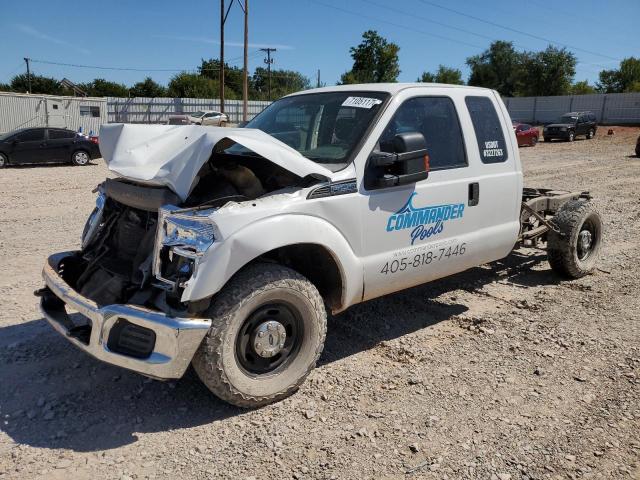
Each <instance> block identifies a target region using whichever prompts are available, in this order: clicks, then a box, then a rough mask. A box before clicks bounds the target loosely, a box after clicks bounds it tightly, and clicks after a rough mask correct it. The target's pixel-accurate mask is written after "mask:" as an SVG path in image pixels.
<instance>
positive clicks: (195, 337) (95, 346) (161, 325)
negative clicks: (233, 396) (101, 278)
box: [39, 252, 211, 379]
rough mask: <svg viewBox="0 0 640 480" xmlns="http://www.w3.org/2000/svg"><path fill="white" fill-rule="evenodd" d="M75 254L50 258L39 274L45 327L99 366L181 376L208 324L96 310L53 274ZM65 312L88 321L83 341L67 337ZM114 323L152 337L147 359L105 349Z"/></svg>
mask: <svg viewBox="0 0 640 480" xmlns="http://www.w3.org/2000/svg"><path fill="white" fill-rule="evenodd" d="M76 254H77V252H63V253H57V254H55V255H51V256H50V257H49V258H48V260H47V263H46V264H45V266H44V269H43V271H42V276H43V278H44V281H45V284H46V286H47V288H46V289H44V290H42V291H41V292H39V295H41V297H42V298H41V300H40V310H41V311H42V314H43V315H44V317H45V318H46V319H47V321H48V322H49V323H50V324H51V326H52V327H53V328H55V329H56V330H57V331H58V332H59V333H60V334H61V335H62V336H64V337H65V338H66V339H67V340H69V341H70V342H71V343H73V344H74V345H75V346H76V347H78V348H80V349H81V350H84V351H85V352H87V353H88V354H90V355H92V356H94V357H95V358H97V359H98V360H102V361H103V362H106V363H110V364H112V365H117V366H119V367H123V368H126V369H129V370H133V371H135V372H138V373H142V374H143V375H147V376H150V377H154V378H159V379H171V378H180V377H182V375H183V374H184V372H185V371H186V369H187V367H188V366H189V363H190V362H191V359H192V358H193V355H194V353H195V352H196V350H197V348H198V346H199V345H200V343H201V342H202V339H203V338H204V336H205V335H206V333H207V331H208V330H209V327H210V326H211V320H209V319H201V318H178V317H170V316H168V315H165V314H164V313H161V312H157V311H154V310H149V309H146V308H143V307H140V306H137V305H108V306H104V307H99V306H98V305H97V304H96V303H95V302H94V301H92V300H90V299H89V298H86V297H83V296H82V295H80V294H79V293H78V292H76V291H75V290H74V289H73V288H71V286H69V285H68V284H67V282H66V281H65V280H64V279H63V278H62V276H61V275H60V274H59V273H58V272H59V266H60V262H61V261H62V260H63V259H65V258H66V257H69V256H73V255H76ZM66 307H69V308H70V309H72V310H75V311H77V312H78V313H80V314H81V315H84V316H85V317H86V318H87V319H89V321H90V323H91V332H90V335H89V336H88V337H87V339H86V340H87V341H86V342H85V341H83V339H82V338H80V337H79V336H77V335H74V334H73V332H72V330H73V328H72V327H73V325H74V324H73V322H72V320H71V319H70V317H69V316H68V314H67V311H66ZM119 320H124V321H126V322H129V323H132V324H135V325H138V326H140V327H144V328H147V329H149V330H152V331H153V332H154V333H155V344H154V345H153V351H152V352H151V353H150V355H149V356H148V357H147V358H135V357H133V356H129V355H124V354H121V353H117V352H114V351H111V350H110V349H109V347H108V346H107V344H108V339H109V334H110V332H111V329H112V328H113V326H114V325H115V323H116V322H117V321H119ZM70 327H71V328H70Z"/></svg>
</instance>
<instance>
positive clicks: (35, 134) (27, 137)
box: [19, 128, 44, 142]
mask: <svg viewBox="0 0 640 480" xmlns="http://www.w3.org/2000/svg"><path fill="white" fill-rule="evenodd" d="M19 140H20V141H21V142H39V141H42V140H44V128H37V129H35V130H27V131H26V132H22V133H21V134H20V136H19Z"/></svg>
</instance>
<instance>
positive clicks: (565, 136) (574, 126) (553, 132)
mask: <svg viewBox="0 0 640 480" xmlns="http://www.w3.org/2000/svg"><path fill="white" fill-rule="evenodd" d="M597 129H598V125H597V124H596V116H595V114H594V113H593V112H569V113H565V114H564V115H562V116H561V117H560V118H559V119H558V121H557V122H556V123H552V124H549V125H547V126H545V127H544V130H543V132H542V135H543V138H544V141H545V142H548V141H551V140H554V139H556V138H559V139H561V140H565V141H567V142H573V140H574V139H575V138H576V137H577V136H578V135H584V136H585V138H586V139H587V140H591V139H592V138H593V137H594V136H595V134H596V130H597Z"/></svg>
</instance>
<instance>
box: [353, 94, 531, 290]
mask: <svg viewBox="0 0 640 480" xmlns="http://www.w3.org/2000/svg"><path fill="white" fill-rule="evenodd" d="M465 92H467V93H468V92H469V90H467V89H457V88H446V87H443V88H437V87H430V88H410V89H407V90H405V91H403V92H400V93H399V94H397V95H396V98H394V102H392V106H393V107H395V108H390V109H389V110H390V111H387V112H385V115H384V116H383V117H382V119H381V123H382V122H384V126H383V127H382V128H380V129H376V130H375V131H374V132H373V135H378V137H377V138H378V143H377V144H376V146H375V147H374V148H380V149H384V144H385V143H386V142H388V141H389V139H391V138H393V136H394V135H395V134H397V133H401V132H409V131H417V132H420V133H422V134H423V135H424V138H425V140H426V144H427V150H428V154H429V163H430V174H429V177H428V178H427V179H425V180H421V181H418V182H416V183H414V184H409V185H404V186H395V187H387V188H368V187H367V185H370V184H371V182H370V181H368V180H367V178H366V176H367V175H369V174H370V169H368V167H367V166H366V165H365V167H364V170H363V175H364V177H365V178H364V181H363V182H362V184H361V185H360V191H361V193H362V197H361V198H362V218H363V237H362V252H363V259H362V260H363V266H364V299H365V300H366V299H370V298H374V297H377V296H380V295H384V294H386V293H391V292H394V291H397V290H401V289H404V288H408V287H411V286H414V285H418V284H421V283H425V282H427V281H430V280H434V279H437V278H441V277H444V276H447V275H451V274H453V273H456V272H460V271H462V270H465V269H467V268H470V267H473V266H476V265H480V264H482V263H486V262H488V261H492V260H496V259H499V258H502V257H504V256H505V255H507V254H508V253H509V252H510V250H511V248H512V247H513V245H514V243H515V240H516V237H517V234H518V229H519V218H518V216H519V202H520V200H519V199H520V192H521V185H522V179H521V175H520V172H519V168H518V169H516V163H518V165H519V162H516V157H515V155H517V153H514V145H513V142H512V138H513V139H515V138H514V137H515V136H514V135H513V134H512V133H511V131H512V130H513V129H512V127H511V125H510V123H507V121H508V118H506V119H505V118H504V116H503V115H502V114H501V113H500V114H499V113H498V112H499V111H500V106H499V104H498V100H497V99H496V97H495V96H494V95H493V93H492V92H491V91H488V90H487V91H482V90H478V92H480V93H479V95H478V96H472V97H468V96H466V95H465ZM470 112H471V113H470ZM472 117H473V118H475V120H472ZM474 126H475V129H474ZM516 152H517V148H516Z"/></svg>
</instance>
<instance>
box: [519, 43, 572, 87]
mask: <svg viewBox="0 0 640 480" xmlns="http://www.w3.org/2000/svg"><path fill="white" fill-rule="evenodd" d="M576 63H577V60H576V56H575V55H574V54H573V53H571V52H569V51H568V50H567V49H565V48H561V49H560V48H556V47H553V46H551V45H549V46H548V47H547V48H546V49H545V50H543V51H541V52H526V53H524V54H522V65H523V67H524V68H523V69H522V70H521V73H522V83H521V85H520V88H519V89H518V92H517V93H518V94H520V95H524V96H531V97H535V96H549V95H567V94H568V93H569V92H570V90H571V85H572V82H573V77H574V75H575V74H576Z"/></svg>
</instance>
